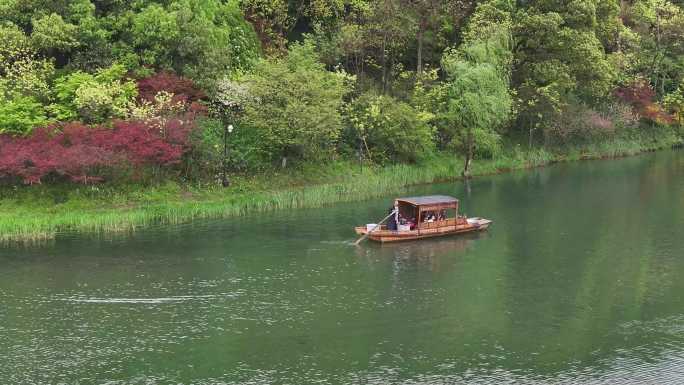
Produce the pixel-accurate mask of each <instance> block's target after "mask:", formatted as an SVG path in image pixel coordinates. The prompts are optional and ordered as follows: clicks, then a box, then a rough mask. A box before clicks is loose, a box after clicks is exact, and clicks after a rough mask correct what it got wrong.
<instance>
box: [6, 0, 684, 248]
mask: <svg viewBox="0 0 684 385" xmlns="http://www.w3.org/2000/svg"><path fill="white" fill-rule="evenodd" d="M1 4H2V5H0V41H2V42H3V44H1V45H0V243H7V242H36V241H41V240H50V239H54V238H55V237H57V235H58V234H60V233H64V232H71V231H81V232H89V233H94V234H97V233H115V232H120V233H121V232H126V231H134V230H135V229H136V228H139V227H142V226H148V225H152V224H174V223H187V222H190V221H192V220H194V219H198V218H225V217H230V216H238V215H243V214H246V213H254V212H259V211H265V210H273V209H280V208H300V207H316V206H322V205H325V204H332V203H335V202H342V201H352V200H360V199H367V198H371V197H376V196H381V195H389V194H395V193H396V194H399V193H401V190H402V189H403V188H404V187H406V186H410V185H417V184H425V183H433V182H443V181H449V180H456V179H459V178H460V177H461V176H463V177H474V176H482V175H488V174H497V173H501V172H505V171H509V170H514V169H524V168H531V167H538V166H542V165H546V164H550V163H555V162H561V161H571V160H578V159H589V158H613V157H618V156H624V155H630V154H636V153H639V152H644V151H651V150H655V149H660V148H666V147H671V146H673V145H675V144H676V143H681V137H682V129H683V128H684V65H682V63H684V48H683V46H682V44H681V42H682V41H684V6H683V5H682V4H681V1H679V2H674V1H672V0H662V1H655V2H654V1H649V0H634V1H633V2H629V3H624V2H619V1H617V0H607V1H600V2H598V1H594V0H589V1H588V2H584V1H583V2H550V3H549V2H542V1H538V0H533V1H531V2H510V1H501V0H484V1H465V2H464V1H455V0H445V1H418V2H416V1H406V0H383V1H365V0H361V1H341V2H339V1H338V2H320V4H319V3H318V2H317V3H316V5H315V6H313V3H311V2H307V1H303V0H291V1H284V0H275V1H261V0H250V1H247V0H245V1H226V0H164V1H160V0H137V1H134V2H130V1H106V2H103V1H93V0H78V1H70V2H63V1H52V2H51V1H28V2H27V1H22V0H5V1H3V2H2V3H1Z"/></svg>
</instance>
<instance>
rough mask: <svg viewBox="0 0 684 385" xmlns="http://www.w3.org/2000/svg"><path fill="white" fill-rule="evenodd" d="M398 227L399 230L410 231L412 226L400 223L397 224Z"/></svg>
mask: <svg viewBox="0 0 684 385" xmlns="http://www.w3.org/2000/svg"><path fill="white" fill-rule="evenodd" d="M397 229H398V230H399V231H410V230H411V226H410V225H399V226H397Z"/></svg>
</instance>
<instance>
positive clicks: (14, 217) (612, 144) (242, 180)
mask: <svg viewBox="0 0 684 385" xmlns="http://www.w3.org/2000/svg"><path fill="white" fill-rule="evenodd" d="M681 143H682V141H681V139H680V138H676V137H674V136H665V137H658V138H648V139H644V138H640V139H631V140H624V139H622V140H613V141H608V142H603V143H599V144H592V145H588V146H582V147H575V148H572V149H570V150H566V151H549V150H543V149H536V150H531V151H523V150H519V149H516V148H512V149H509V150H507V151H506V152H505V153H504V154H503V155H501V156H499V157H497V158H495V159H491V160H478V161H475V162H474V164H473V175H474V176H484V175H491V174H498V173H502V172H506V171H510V170H517V169H525V168H532V167H540V166H544V165H547V164H551V163H556V162H563V161H575V160H581V159H597V158H615V157H621V156H628V155H635V154H638V153H641V152H646V151H655V150H658V149H664V148H670V147H673V146H677V145H681ZM462 166H463V161H462V159H458V158H456V157H453V156H448V155H439V156H435V157H433V158H431V159H427V160H425V161H423V162H421V163H420V164H416V165H393V166H387V167H382V168H379V167H368V166H365V167H361V165H359V164H358V163H354V162H343V161H338V162H331V163H330V164H328V165H326V166H324V167H316V168H313V167H311V166H308V167H303V168H301V169H299V170H296V171H290V172H287V173H275V172H274V173H271V174H268V175H261V176H256V177H237V178H235V179H234V183H233V186H231V187H230V188H227V189H224V188H219V187H216V186H205V185H180V184H178V183H176V182H167V183H165V184H163V185H158V186H153V187H151V186H138V185H126V186H108V185H101V186H75V185H60V186H55V185H52V186H49V185H45V186H21V187H18V186H15V187H11V188H7V187H6V188H3V189H2V190H0V241H2V242H37V241H43V240H49V239H52V238H54V237H55V236H56V235H57V234H58V233H60V232H67V231H83V232H102V233H106V232H121V231H133V230H135V229H136V228H138V227H141V226H147V225H151V224H175V223H184V222H189V221H192V220H195V219H202V218H223V217H230V216H239V215H244V214H247V213H252V212H259V211H266V210H274V209H283V208H303V207H317V206H322V205H326V204H332V203H336V202H344V201H355V200H362V199H367V198H371V197H375V196H380V195H385V194H390V193H394V192H397V193H399V192H400V191H401V189H402V188H404V187H406V186H410V185H416V184H425V183H434V182H443V181H449V180H456V179H459V177H460V172H461V169H462Z"/></svg>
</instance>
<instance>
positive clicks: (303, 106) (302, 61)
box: [241, 43, 350, 160]
mask: <svg viewBox="0 0 684 385" xmlns="http://www.w3.org/2000/svg"><path fill="white" fill-rule="evenodd" d="M349 80H350V79H349V78H348V76H347V75H346V74H344V73H337V72H329V71H326V69H325V67H324V65H323V64H322V63H321V62H320V61H319V60H318V56H317V55H316V53H315V52H314V47H313V45H312V44H311V43H304V44H293V45H292V46H291V47H290V50H289V53H288V55H287V56H285V57H283V58H274V59H270V60H266V59H264V60H261V61H260V62H259V63H257V65H256V67H255V69H254V72H253V73H251V74H249V75H247V76H245V77H244V78H243V83H244V85H245V86H246V88H247V90H248V92H249V93H250V95H251V98H250V99H249V100H250V101H249V102H248V103H247V105H246V106H245V112H244V117H243V119H242V124H241V126H242V127H243V129H244V130H248V131H253V133H255V134H256V135H254V137H255V139H256V140H257V141H258V142H256V143H253V144H252V145H253V146H255V149H256V150H257V151H258V152H259V153H261V154H262V155H263V157H264V158H265V159H272V160H277V159H282V158H288V157H292V158H296V159H304V160H314V159H321V158H323V157H325V155H326V154H329V153H330V152H332V151H334V149H335V146H336V143H337V140H338V138H339V136H340V132H341V130H342V115H341V114H340V112H341V109H342V105H343V97H344V96H345V95H346V94H347V93H348V92H349V91H350V81H349Z"/></svg>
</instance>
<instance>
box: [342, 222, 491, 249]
mask: <svg viewBox="0 0 684 385" xmlns="http://www.w3.org/2000/svg"><path fill="white" fill-rule="evenodd" d="M491 223H492V221H491V220H489V219H484V218H468V220H467V221H466V223H462V224H451V225H447V226H440V227H432V228H426V229H416V230H409V231H398V230H397V231H394V230H387V228H386V227H385V226H382V228H379V229H376V230H372V231H370V234H369V235H368V238H369V239H371V240H373V241H376V242H382V243H385V242H400V241H413V240H417V239H423V238H434V237H444V236H449V235H456V234H463V233H471V232H475V231H484V230H487V229H488V228H489V225H490V224H491ZM355 230H356V233H357V234H359V235H364V234H367V233H368V232H369V231H368V229H367V228H366V227H363V226H361V227H356V228H355Z"/></svg>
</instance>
